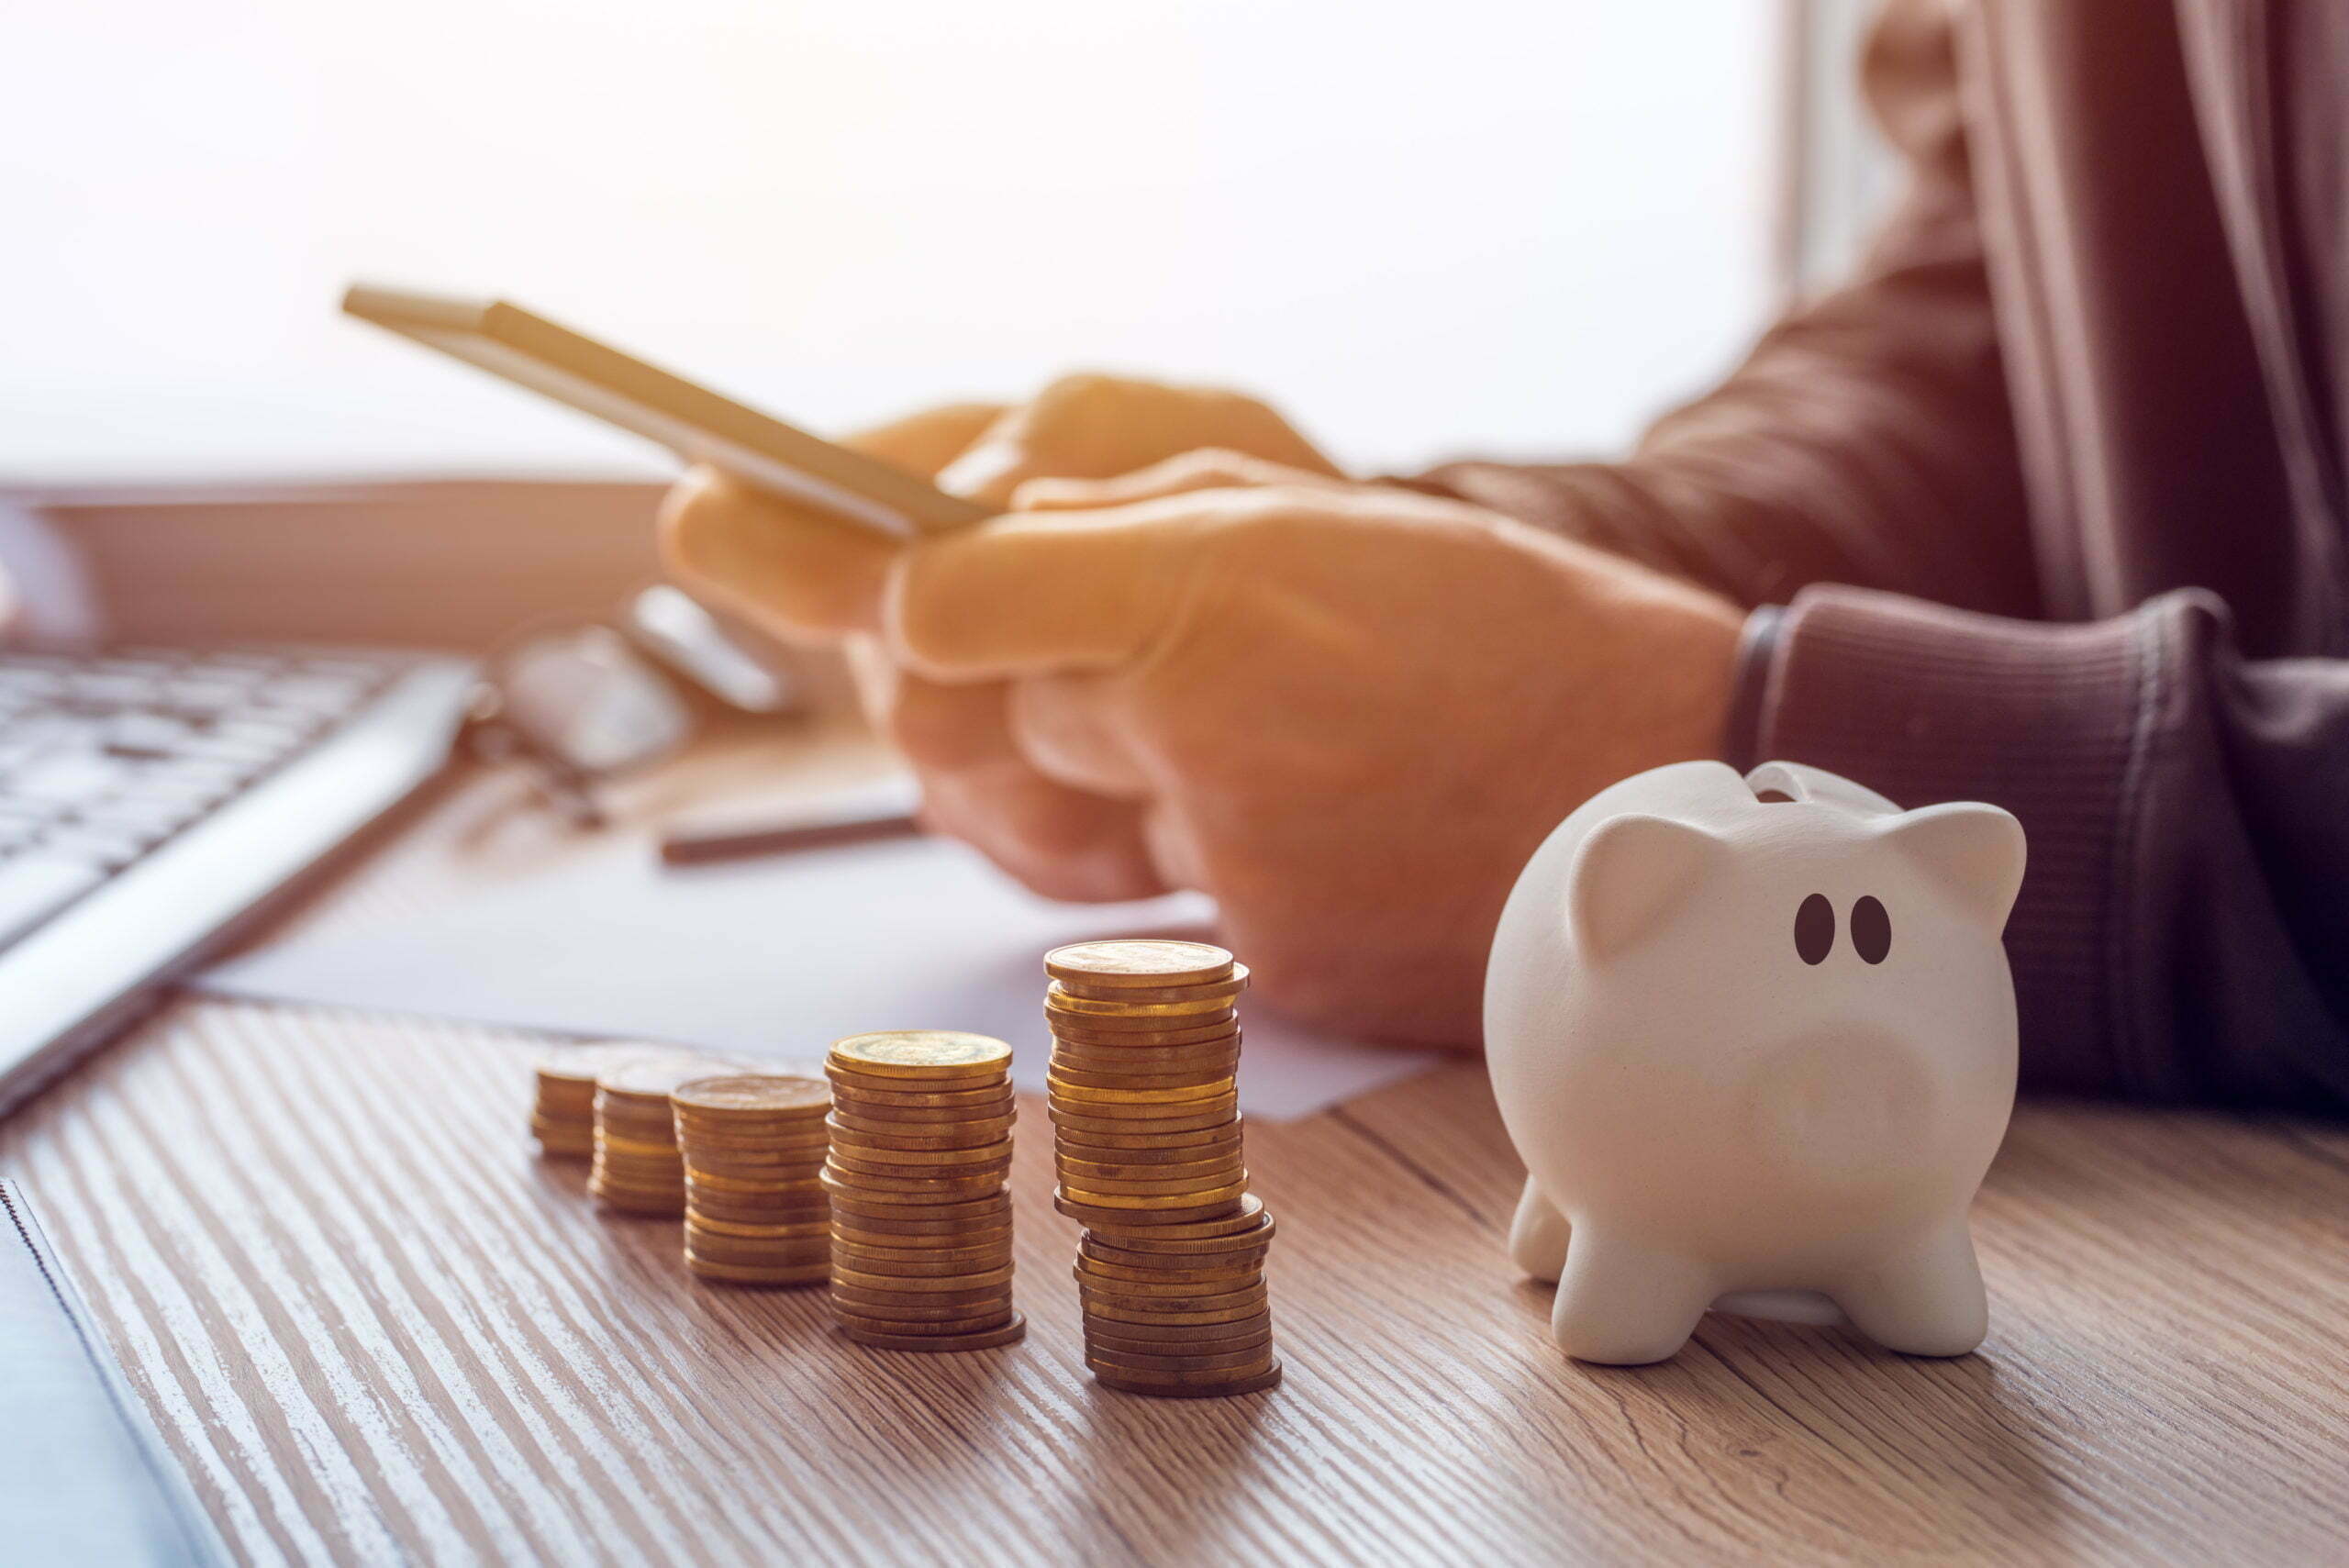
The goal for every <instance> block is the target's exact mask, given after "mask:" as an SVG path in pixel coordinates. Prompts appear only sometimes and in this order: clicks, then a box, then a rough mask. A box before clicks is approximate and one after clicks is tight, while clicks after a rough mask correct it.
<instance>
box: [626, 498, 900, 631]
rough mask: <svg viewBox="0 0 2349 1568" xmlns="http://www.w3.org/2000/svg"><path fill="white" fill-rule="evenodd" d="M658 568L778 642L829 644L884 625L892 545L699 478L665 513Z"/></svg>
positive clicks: (857, 527)
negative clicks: (881, 622) (884, 596)
mask: <svg viewBox="0 0 2349 1568" xmlns="http://www.w3.org/2000/svg"><path fill="white" fill-rule="evenodd" d="M660 530H661V551H662V559H663V560H664V561H665V562H666V563H667V565H668V568H669V570H670V572H671V573H674V575H675V576H676V577H677V578H678V579H679V580H680V581H681V582H682V583H684V584H685V586H686V587H688V588H690V589H692V590H694V591H695V592H696V593H702V594H707V595H709V596H711V597H712V598H714V599H716V600H718V602H719V603H721V604H722V605H724V606H726V607H727V608H728V609H730V610H732V611H734V612H735V613H737V614H739V615H741V616H742V617H745V618H747V619H749V620H750V621H751V622H752V623H753V624H754V625H757V626H760V627H762V628H765V629H766V630H768V631H771V632H773V633H774V635H776V636H777V637H781V638H783V639H786V640H788V641H793V642H811V641H812V642H823V641H829V640H832V639H836V638H838V637H840V636H841V635H843V634H845V633H848V632H852V631H858V630H866V629H871V628H874V627H875V626H877V625H878V624H879V617H880V606H881V599H882V593H883V589H884V588H885V585H886V584H887V581H888V577H889V570H890V567H891V565H892V563H893V562H895V561H896V556H897V553H898V549H899V547H898V545H897V544H896V541H894V540H892V539H887V538H885V536H883V535H881V534H879V533H877V532H875V531H874V530H873V529H872V528H866V527H864V526H863V525H862V524H859V523H852V522H846V521H843V520H841V519H838V518H834V517H827V516H826V515H824V514H823V513H821V512H817V511H812V510H807V509H803V508H800V507H796V506H786V505H785V504H784V503H782V502H779V501H775V500H773V499H770V498H769V497H767V496H764V495H761V494H759V493H758V492H757V491H754V490H751V489H750V488H748V487H747V486H745V485H742V484H738V483H736V482H735V481H733V480H731V479H729V478H728V477H727V476H726V475H725V474H722V473H718V471H717V470H715V469H709V468H696V469H695V470H693V471H692V472H691V473H688V474H687V475H686V476H685V478H684V479H682V480H680V481H679V482H678V483H677V484H676V485H675V486H674V487H673V488H672V489H671V490H670V492H669V495H668V497H667V499H666V500H664V501H663V502H662V506H661V518H660Z"/></svg>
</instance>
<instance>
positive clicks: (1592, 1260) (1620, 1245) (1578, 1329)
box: [1550, 1223, 1720, 1366]
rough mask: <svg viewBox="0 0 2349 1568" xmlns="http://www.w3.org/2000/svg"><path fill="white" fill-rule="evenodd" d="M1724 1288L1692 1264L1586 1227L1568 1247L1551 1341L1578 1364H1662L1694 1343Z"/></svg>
mask: <svg viewBox="0 0 2349 1568" xmlns="http://www.w3.org/2000/svg"><path fill="white" fill-rule="evenodd" d="M1719 1294H1720V1284H1718V1283H1717V1282H1716V1281H1715V1280H1714V1278H1713V1276H1712V1273H1711V1271H1710V1270H1709V1269H1707V1268H1706V1267H1705V1266H1704V1265H1703V1264H1701V1263H1699V1262H1697V1261H1696V1260H1694V1259H1692V1258H1687V1257H1684V1256H1681V1255H1680V1254H1678V1253H1674V1252H1665V1251H1658V1250H1656V1249H1654V1248H1652V1247H1642V1246H1640V1245H1638V1244H1636V1243H1634V1242H1631V1241H1628V1240H1622V1239H1620V1238H1618V1237H1612V1236H1609V1235H1607V1234H1605V1233H1604V1232H1603V1231H1599V1230H1597V1229H1594V1228H1593V1227H1592V1226H1591V1225H1590V1224H1588V1223H1584V1224H1582V1225H1579V1226H1577V1227H1575V1234H1574V1240H1573V1243H1572V1244H1571V1245H1570V1246H1568V1248H1567V1249H1566V1267H1565V1272H1564V1273H1563V1274H1562V1275H1560V1276H1559V1279H1558V1300H1557V1305H1556V1307H1554V1308H1553V1310H1552V1311H1551V1314H1550V1335H1551V1337H1552V1338H1553V1339H1554V1340H1557V1341H1558V1348H1559V1349H1560V1350H1562V1351H1565V1352H1566V1354H1568V1355H1570V1356H1572V1357H1574V1358H1575V1360H1576V1361H1585V1362H1606V1363H1607V1364H1609V1365H1610V1366H1639V1365H1642V1364H1644V1363H1645V1362H1660V1361H1662V1360H1664V1358H1665V1357H1667V1356H1669V1355H1671V1354H1672V1353H1673V1352H1674V1351H1677V1350H1679V1349H1680V1347H1681V1346H1682V1345H1685V1344H1687V1342H1688V1336H1689V1335H1690V1334H1692V1333H1694V1332H1696V1329H1697V1320H1698V1318H1702V1317H1703V1316H1704V1315H1705V1309H1706V1308H1707V1307H1709V1306H1711V1305H1712V1300H1713V1297H1714V1296H1717V1295H1719Z"/></svg>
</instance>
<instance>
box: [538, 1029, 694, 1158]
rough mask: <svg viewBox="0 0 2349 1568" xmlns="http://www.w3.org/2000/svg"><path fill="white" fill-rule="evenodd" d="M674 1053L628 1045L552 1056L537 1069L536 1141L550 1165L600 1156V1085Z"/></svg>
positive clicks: (574, 1048) (564, 1050) (563, 1050)
mask: <svg viewBox="0 0 2349 1568" xmlns="http://www.w3.org/2000/svg"><path fill="white" fill-rule="evenodd" d="M674 1049H675V1048H674V1047H670V1046H657V1045H645V1044H642V1043H639V1042H623V1043H619V1044H610V1045H565V1046H558V1047H556V1048H555V1049H554V1050H552V1051H548V1052H547V1053H546V1054H545V1055H543V1056H541V1057H540V1058H539V1060H538V1062H537V1063H536V1066H537V1069H538V1077H539V1094H538V1101H537V1103H536V1104H535V1105H534V1106H532V1107H531V1109H530V1136H532V1137H533V1138H536V1139H537V1140H539V1148H540V1150H541V1151H543V1152H544V1153H545V1154H546V1155H547V1156H548V1157H549V1158H550V1159H557V1160H584V1159H586V1158H588V1157H589V1156H590V1155H592V1154H594V1153H595V1152H596V1079H598V1078H599V1077H601V1076H603V1074H605V1073H608V1072H610V1071H611V1070H612V1069H613V1068H615V1067H618V1066H619V1065H620V1064H621V1063H623V1062H633V1061H635V1060H636V1059H637V1058H638V1057H640V1056H651V1055H660V1054H664V1053H666V1052H668V1051H674Z"/></svg>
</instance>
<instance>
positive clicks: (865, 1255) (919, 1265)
mask: <svg viewBox="0 0 2349 1568" xmlns="http://www.w3.org/2000/svg"><path fill="white" fill-rule="evenodd" d="M936 1251H938V1253H939V1254H940V1257H939V1260H938V1261H936V1262H933V1261H931V1260H930V1259H928V1258H923V1257H919V1256H916V1257H912V1258H901V1257H897V1256H896V1255H895V1254H894V1252H876V1251H871V1250H868V1249H866V1248H863V1247H858V1246H855V1245H852V1244H851V1243H849V1242H845V1241H842V1242H835V1243H833V1245H832V1256H833V1257H834V1258H835V1259H837V1260H838V1261H839V1262H840V1264H841V1267H842V1268H849V1269H854V1270H855V1271H856V1272H857V1273H861V1274H885V1275H887V1276H889V1277H890V1278H892V1279H911V1278H918V1277H927V1278H937V1279H942V1278H946V1277H948V1276H952V1275H960V1274H968V1273H982V1272H985V1271H986V1270H989V1269H998V1268H1008V1267H1009V1266H1010V1265H1011V1243H1009V1242H1008V1241H1004V1242H998V1243H997V1244H996V1245H995V1246H992V1247H941V1248H938V1249H936Z"/></svg>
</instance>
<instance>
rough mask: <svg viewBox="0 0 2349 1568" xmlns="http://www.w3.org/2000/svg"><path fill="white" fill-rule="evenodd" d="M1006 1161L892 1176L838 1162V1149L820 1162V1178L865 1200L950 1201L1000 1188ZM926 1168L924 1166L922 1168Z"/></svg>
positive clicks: (983, 1194)
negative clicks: (904, 1196)
mask: <svg viewBox="0 0 2349 1568" xmlns="http://www.w3.org/2000/svg"><path fill="white" fill-rule="evenodd" d="M1009 1168H1010V1162H1009V1161H1008V1160H1005V1159H1003V1158H1000V1157H998V1158H996V1160H994V1161H992V1162H989V1163H987V1164H985V1165H981V1166H977V1167H975V1168H973V1169H968V1170H965V1169H963V1168H960V1167H956V1166H951V1165H950V1166H947V1167H946V1168H945V1169H944V1170H942V1171H941V1172H939V1173H938V1174H936V1175H929V1174H907V1175H902V1176H901V1175H894V1174H891V1173H887V1172H884V1171H864V1170H859V1169H858V1168H857V1167H855V1166H854V1165H849V1164H843V1163H842V1162H841V1151H839V1150H837V1149H835V1150H834V1151H832V1157H831V1158H830V1159H829V1160H828V1161H826V1162H825V1163H824V1173H823V1176H822V1178H821V1179H822V1180H823V1181H824V1182H825V1183H827V1184H829V1185H830V1186H831V1187H833V1188H834V1189H839V1188H842V1187H845V1188H847V1189H848V1190H849V1191H851V1192H852V1193H854V1194H855V1195H857V1196H858V1197H861V1198H863V1200H864V1201H866V1202H867V1203H873V1202H877V1201H880V1199H881V1195H884V1194H888V1193H912V1194H919V1195H930V1196H933V1197H936V1198H939V1199H941V1201H951V1200H952V1199H954V1198H957V1197H985V1195H988V1194H989V1193H992V1192H996V1191H998V1190H1000V1189H1001V1187H1002V1185H1003V1175H1004V1172H1005V1171H1007V1170H1008V1169H1009ZM925 1169H927V1168H925Z"/></svg>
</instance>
